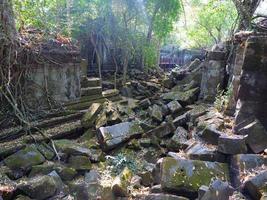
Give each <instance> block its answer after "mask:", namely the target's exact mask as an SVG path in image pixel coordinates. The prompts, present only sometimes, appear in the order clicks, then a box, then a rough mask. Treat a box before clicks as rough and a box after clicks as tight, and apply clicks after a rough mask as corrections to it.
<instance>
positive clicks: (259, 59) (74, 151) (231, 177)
mask: <svg viewBox="0 0 267 200" xmlns="http://www.w3.org/2000/svg"><path fill="white" fill-rule="evenodd" d="M266 49H267V37H266V36H263V35H255V36H251V37H249V38H248V39H246V40H244V41H242V43H238V44H236V48H235V51H234V58H233V59H232V60H233V61H232V62H231V63H230V64H229V63H227V62H226V59H227V57H228V54H229V52H228V51H227V49H226V48H214V49H212V50H211V51H210V52H208V55H207V59H206V60H205V61H204V62H201V61H199V60H196V61H194V62H192V63H191V64H190V65H187V66H184V67H183V68H180V69H178V70H173V71H172V72H171V73H170V74H168V75H166V76H162V72H159V73H156V72H155V73H151V74H149V75H148V74H145V73H142V72H141V71H138V70H135V71H131V72H129V76H130V81H129V82H127V84H126V85H125V86H123V87H122V88H120V94H123V95H124V96H122V95H120V94H119V91H117V90H108V91H104V92H102V84H103V83H102V82H101V80H99V79H98V78H88V77H82V78H81V81H80V83H79V84H81V89H80V98H79V99H77V100H74V101H70V102H66V103H65V104H63V108H64V111H63V112H62V113H56V114H55V115H50V116H49V117H47V118H45V119H42V120H40V121H37V122H36V127H38V128H40V129H42V130H43V133H44V134H45V135H46V136H47V138H45V139H44V138H43V137H41V136H40V135H38V134H37V132H36V130H32V134H33V136H34V139H33V138H32V137H30V136H29V135H23V134H22V133H23V130H21V129H20V127H13V128H12V129H6V130H3V131H2V132H1V133H0V141H1V142H0V159H1V163H0V172H1V173H0V197H1V196H2V197H3V198H4V199H16V200H21V199H27V200H28V199H41V200H43V199H66V200H67V199H79V200H88V199H93V200H95V199H103V200H113V199H114V200H115V199H138V200H167V199H172V200H191V199H198V200H217V199H218V200H241V199H245V200H264V199H266V196H267V195H266V191H267V190H266V187H267V185H266V183H267V171H266V170H267V169H266V166H267V158H266V154H267V152H266V149H267V132H266V129H267V127H266V119H267V114H266V102H267V99H266V88H267V87H266V86H267V82H266V81H267V79H266V78H267V77H266V76H267V71H266V67H267V60H266V53H267V52H266ZM71 63H73V62H71ZM227 64H228V66H226V65H227ZM67 66H68V65H65V67H66V68H62V69H61V70H62V71H64V70H65V69H66V71H68V69H69V68H68V67H67ZM74 66H76V64H75V65H72V64H71V67H70V68H72V69H73V70H74V71H75V69H76V68H75V69H74ZM64 73H65V71H64ZM227 73H228V74H227ZM75 74H76V71H75ZM77 74H78V72H77ZM64 76H65V75H64ZM71 81H73V79H71ZM218 85H219V88H220V89H221V90H223V89H226V88H227V87H229V85H231V86H232V88H233V92H232V93H231V95H230V96H229V102H228V106H227V107H226V108H225V110H223V111H224V113H222V112H218V110H216V109H215V108H214V105H213V103H214V100H216V95H217V88H218ZM65 86H67V85H65ZM60 87H62V88H63V85H61V84H60ZM64 89H66V90H64V91H67V88H64ZM61 94H62V97H63V98H65V95H66V94H65V93H64V92H63V93H61ZM74 99H75V98H74ZM49 139H53V140H52V141H51V140H49ZM37 141H38V143H35V142H37ZM54 148H55V149H56V150H57V151H56V152H55V151H54ZM2 185H3V186H4V189H3V188H2V187H1V186H2ZM43 191H45V192H43Z"/></svg>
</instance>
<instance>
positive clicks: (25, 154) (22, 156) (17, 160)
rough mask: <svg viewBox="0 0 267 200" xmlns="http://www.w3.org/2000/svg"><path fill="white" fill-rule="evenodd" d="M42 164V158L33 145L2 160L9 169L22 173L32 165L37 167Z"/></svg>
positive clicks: (43, 159) (43, 160)
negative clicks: (21, 171)
mask: <svg viewBox="0 0 267 200" xmlns="http://www.w3.org/2000/svg"><path fill="white" fill-rule="evenodd" d="M43 162H45V158H44V156H43V155H42V154H41V153H40V152H39V151H38V150H37V148H36V147H35V146H34V145H30V146H28V147H26V148H25V149H22V150H20V151H18V152H17V153H15V154H13V155H11V156H9V157H7V158H6V159H5V160H4V163H5V164H6V166H8V167H9V168H10V169H12V170H23V171H24V170H29V169H30V168H31V167H32V166H33V165H39V164H41V163H43Z"/></svg>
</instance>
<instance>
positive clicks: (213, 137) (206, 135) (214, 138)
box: [198, 126, 224, 145]
mask: <svg viewBox="0 0 267 200" xmlns="http://www.w3.org/2000/svg"><path fill="white" fill-rule="evenodd" d="M223 134H224V133H223V132H221V131H219V130H217V129H216V128H214V127H212V126H208V127H204V130H203V131H201V132H200V133H199V134H198V136H199V137H201V139H203V140H204V141H205V142H207V143H208V144H213V145H218V140H219V137H220V136H221V135H223Z"/></svg>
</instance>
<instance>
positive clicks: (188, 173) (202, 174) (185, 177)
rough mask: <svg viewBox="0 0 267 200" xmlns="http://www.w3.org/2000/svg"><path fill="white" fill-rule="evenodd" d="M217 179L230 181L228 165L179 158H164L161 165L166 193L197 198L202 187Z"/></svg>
mask: <svg viewBox="0 0 267 200" xmlns="http://www.w3.org/2000/svg"><path fill="white" fill-rule="evenodd" d="M215 178H218V179H221V180H223V181H228V180H229V171H228V166H227V164H224V163H217V162H207V161H198V160H185V159H178V158H177V159H174V158H164V159H163V161H162V163H161V186H162V189H163V191H166V192H168V191H173V192H176V193H177V194H186V195H187V196H191V197H197V192H198V189H199V188H200V186H201V185H210V183H211V181H212V180H213V179H215Z"/></svg>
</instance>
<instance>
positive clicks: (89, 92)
mask: <svg viewBox="0 0 267 200" xmlns="http://www.w3.org/2000/svg"><path fill="white" fill-rule="evenodd" d="M81 93H82V96H93V95H101V96H102V87H87V88H82V89H81Z"/></svg>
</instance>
